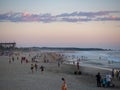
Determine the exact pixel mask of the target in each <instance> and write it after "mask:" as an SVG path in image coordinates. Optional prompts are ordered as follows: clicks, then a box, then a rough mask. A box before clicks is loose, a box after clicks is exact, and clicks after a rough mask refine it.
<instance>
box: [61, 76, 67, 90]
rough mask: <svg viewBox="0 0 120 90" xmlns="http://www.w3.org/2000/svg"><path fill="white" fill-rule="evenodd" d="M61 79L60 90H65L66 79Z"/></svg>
mask: <svg viewBox="0 0 120 90" xmlns="http://www.w3.org/2000/svg"><path fill="white" fill-rule="evenodd" d="M62 81H63V84H62V87H61V90H67V84H66V80H65V79H64V78H62Z"/></svg>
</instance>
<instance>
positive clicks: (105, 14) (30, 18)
mask: <svg viewBox="0 0 120 90" xmlns="http://www.w3.org/2000/svg"><path fill="white" fill-rule="evenodd" d="M119 14H120V11H98V12H72V13H62V14H59V15H51V14H49V13H45V14H31V13H29V12H7V13H2V14H0V22H6V21H10V22H43V23H50V22H88V21H120V16H119ZM115 15H117V16H115Z"/></svg>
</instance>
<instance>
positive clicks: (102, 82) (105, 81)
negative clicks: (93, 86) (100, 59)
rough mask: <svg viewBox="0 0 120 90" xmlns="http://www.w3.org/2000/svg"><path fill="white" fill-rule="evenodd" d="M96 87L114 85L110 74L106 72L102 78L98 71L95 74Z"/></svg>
mask: <svg viewBox="0 0 120 90" xmlns="http://www.w3.org/2000/svg"><path fill="white" fill-rule="evenodd" d="M96 81H97V87H114V86H115V85H114V84H113V82H112V76H111V74H109V73H108V74H106V75H105V77H103V78H102V76H101V74H100V72H98V74H97V75H96Z"/></svg>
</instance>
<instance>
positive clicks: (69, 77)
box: [0, 52, 120, 90]
mask: <svg viewBox="0 0 120 90" xmlns="http://www.w3.org/2000/svg"><path fill="white" fill-rule="evenodd" d="M37 54H38V53H37ZM39 54H40V55H41V57H39V58H37V59H39V62H38V63H37V64H38V66H41V65H43V66H44V67H45V71H44V72H43V73H42V72H41V71H40V69H38V71H37V72H36V71H34V73H32V72H31V70H30V66H31V57H33V55H35V52H34V54H33V53H32V54H31V55H30V56H28V53H26V54H25V53H24V52H23V53H22V54H20V57H21V56H22V55H25V56H26V57H27V58H28V60H29V61H30V62H29V63H25V62H24V63H22V64H21V62H20V60H17V59H16V56H14V58H15V61H14V62H12V63H10V64H9V62H8V60H9V58H8V56H0V90H61V85H62V80H61V78H62V77H64V78H65V79H66V82H67V87H68V90H120V81H118V80H114V83H115V85H116V87H114V88H103V87H97V86H96V78H95V75H96V74H97V72H101V74H102V75H104V74H105V73H107V72H110V71H108V70H104V69H99V68H93V67H86V66H81V67H80V70H81V71H82V74H81V75H74V71H76V66H74V65H68V64H64V63H63V64H61V65H60V67H58V62H56V61H55V60H54V59H57V58H59V57H58V56H56V53H46V52H44V53H39ZM44 55H45V56H46V57H47V59H49V63H44V61H43V59H44Z"/></svg>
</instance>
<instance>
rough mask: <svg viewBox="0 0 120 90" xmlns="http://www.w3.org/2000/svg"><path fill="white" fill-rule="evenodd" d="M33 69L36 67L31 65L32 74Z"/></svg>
mask: <svg viewBox="0 0 120 90" xmlns="http://www.w3.org/2000/svg"><path fill="white" fill-rule="evenodd" d="M33 69H34V65H33V64H31V71H32V73H33Z"/></svg>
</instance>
